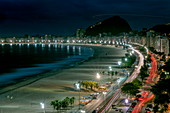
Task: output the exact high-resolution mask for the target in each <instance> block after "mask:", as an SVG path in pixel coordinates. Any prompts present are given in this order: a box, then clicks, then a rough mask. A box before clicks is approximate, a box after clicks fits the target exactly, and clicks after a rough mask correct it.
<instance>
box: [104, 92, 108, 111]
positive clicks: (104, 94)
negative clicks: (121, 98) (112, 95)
mask: <svg viewBox="0 0 170 113" xmlns="http://www.w3.org/2000/svg"><path fill="white" fill-rule="evenodd" d="M106 94H107V92H105V91H104V92H103V95H104V105H105V104H106ZM105 113H106V108H105Z"/></svg>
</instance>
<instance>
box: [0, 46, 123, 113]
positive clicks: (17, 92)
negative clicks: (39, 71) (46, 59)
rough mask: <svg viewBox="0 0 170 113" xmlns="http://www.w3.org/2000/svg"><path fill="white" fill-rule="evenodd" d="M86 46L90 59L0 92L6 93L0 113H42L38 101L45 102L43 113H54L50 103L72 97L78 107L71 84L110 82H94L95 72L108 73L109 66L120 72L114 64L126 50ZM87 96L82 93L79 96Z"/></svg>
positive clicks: (0, 105)
mask: <svg viewBox="0 0 170 113" xmlns="http://www.w3.org/2000/svg"><path fill="white" fill-rule="evenodd" d="M87 47H90V48H92V49H94V51H95V53H94V55H93V57H91V58H90V59H89V60H87V61H85V62H82V63H80V64H78V65H75V66H74V67H70V68H67V69H63V70H60V71H51V72H48V73H45V74H43V75H41V76H39V79H35V78H34V79H35V80H28V81H25V82H21V83H17V84H15V85H13V86H9V87H7V88H6V89H3V90H2V91H1V92H3V91H4V92H5V91H6V92H5V93H2V94H1V95H0V113H42V112H43V110H42V109H41V108H40V102H44V103H45V111H46V113H53V111H54V110H53V107H52V106H50V102H51V101H52V100H56V99H57V100H62V99H64V98H65V97H75V98H76V102H75V104H77V102H78V96H79V92H77V91H75V88H74V83H76V82H78V81H83V80H94V81H98V82H100V83H101V84H102V83H105V82H107V81H109V80H110V78H109V76H101V79H100V81H99V80H97V79H96V73H98V72H102V71H106V70H108V67H109V66H112V69H113V71H120V68H117V62H118V61H119V60H120V59H121V58H122V57H125V53H126V50H123V49H122V48H115V47H111V46H102V45H100V46H93V45H91V46H90V45H88V46H87ZM40 78H41V79H40ZM30 82H31V83H30ZM13 89H14V90H13ZM90 93H91V92H81V96H85V95H88V94H90Z"/></svg>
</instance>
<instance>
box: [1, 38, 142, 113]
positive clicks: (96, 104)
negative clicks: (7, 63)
mask: <svg viewBox="0 0 170 113" xmlns="http://www.w3.org/2000/svg"><path fill="white" fill-rule="evenodd" d="M61 42H62V41H61ZM61 42H60V43H61ZM63 42H65V41H63ZM63 42H62V44H63ZM66 42H68V41H66ZM73 42H74V43H70V42H68V43H65V44H73V45H77V44H78V45H86V44H87V43H82V41H81V40H79V41H77V43H76V42H75V41H73ZM90 42H91V43H90ZM53 44H54V43H53ZM89 44H90V45H91V44H93V45H95V46H101V47H108V48H110V47H111V48H114V47H118V49H127V48H129V49H131V50H132V51H134V52H135V53H133V54H136V55H137V56H138V57H139V61H138V62H139V63H138V66H137V68H136V69H135V71H134V72H133V73H132V74H131V76H129V72H126V75H128V76H127V77H128V78H127V77H126V78H124V79H120V80H119V79H117V82H116V83H115V85H114V86H113V85H111V87H110V89H111V90H109V91H107V92H106V93H100V95H99V96H98V98H97V99H96V100H93V101H91V102H90V103H88V104H87V105H85V106H84V107H81V110H85V111H86V112H87V113H90V112H93V111H94V110H97V111H98V112H99V110H101V111H100V112H105V111H108V110H109V108H110V107H111V105H112V103H113V102H115V101H116V100H117V99H118V98H119V97H120V95H121V91H120V87H121V85H122V84H123V83H124V81H125V82H131V81H132V80H134V79H135V78H136V77H137V75H138V74H139V71H140V68H141V66H142V65H143V56H142V55H141V53H140V52H139V51H137V50H135V49H133V48H132V46H131V45H128V44H126V43H124V42H119V41H113V40H112V41H105V40H103V41H100V43H98V41H92V40H91V41H89V43H88V44H87V45H89ZM103 54H104V56H105V57H109V55H111V53H110V52H105V53H103ZM131 54H132V53H131ZM120 64H121V63H120V61H118V62H117V63H116V65H117V66H118V69H119V71H120V72H121V70H123V68H126V66H125V67H123V66H122V67H121V66H120ZM108 67H109V66H107V68H108ZM113 67H114V66H113ZM105 71H106V70H105ZM109 71H112V70H111V68H110V67H109V69H108V72H109ZM96 74H97V73H96ZM100 79H101V78H100ZM80 93H81V92H80ZM10 94H12V93H10ZM30 95H32V94H30ZM14 98H15V96H14ZM43 98H44V97H43ZM109 98H112V101H111V100H110V99H109ZM22 99H24V98H22ZM44 100H45V99H44ZM108 100H109V101H108ZM12 101H13V99H12ZM103 103H104V104H103ZM106 103H107V104H106ZM41 105H44V108H43V110H44V112H45V111H51V110H50V109H51V108H46V106H47V103H44V104H41ZM103 105H106V106H105V107H103ZM33 106H34V104H33V103H31V107H33ZM6 107H8V106H6ZM15 107H16V108H20V107H21V108H22V107H24V106H20V107H19V106H18V105H15ZM15 107H14V108H15ZM40 107H41V106H40ZM40 107H39V108H40ZM14 108H13V107H12V109H14ZM39 108H38V106H37V108H36V107H35V106H34V107H33V110H35V111H41V109H39ZM75 108H76V109H77V107H75ZM75 108H73V109H72V111H75V112H77V110H76V109H75ZM43 110H42V111H43ZM1 111H2V112H3V111H5V110H4V109H3V107H1ZM16 111H17V110H16ZM72 111H69V110H68V112H72ZM14 113H15V112H14ZM16 113H20V112H18V111H17V112H16ZM21 113H22V112H21Z"/></svg>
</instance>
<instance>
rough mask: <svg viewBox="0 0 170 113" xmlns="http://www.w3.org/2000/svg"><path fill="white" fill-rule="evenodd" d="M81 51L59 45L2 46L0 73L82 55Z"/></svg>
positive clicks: (0, 45) (0, 48)
mask: <svg viewBox="0 0 170 113" xmlns="http://www.w3.org/2000/svg"><path fill="white" fill-rule="evenodd" d="M81 49H82V48H81V47H78V46H68V45H67V46H65V45H57V44H56V45H53V44H5V45H4V44H0V62H1V65H0V73H4V72H10V71H12V70H13V69H15V68H22V67H30V66H33V65H34V64H42V63H51V62H53V61H58V60H61V59H63V58H67V57H68V56H72V55H82V53H81V52H82V50H81Z"/></svg>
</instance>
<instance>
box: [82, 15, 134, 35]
mask: <svg viewBox="0 0 170 113" xmlns="http://www.w3.org/2000/svg"><path fill="white" fill-rule="evenodd" d="M129 31H132V29H131V27H130V25H129V24H128V22H126V20H124V19H122V18H120V17H119V16H113V17H111V18H108V19H106V20H103V21H100V22H97V23H96V24H94V25H91V26H89V27H88V28H87V29H86V33H85V35H86V36H96V35H99V34H100V33H101V34H103V33H107V34H111V35H117V34H119V33H122V32H129Z"/></svg>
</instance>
